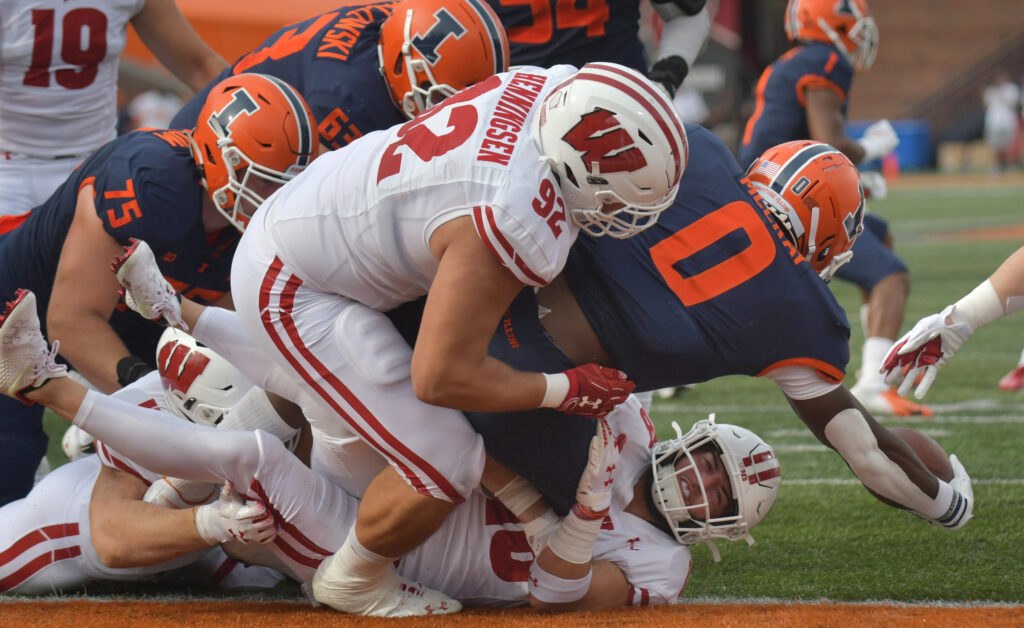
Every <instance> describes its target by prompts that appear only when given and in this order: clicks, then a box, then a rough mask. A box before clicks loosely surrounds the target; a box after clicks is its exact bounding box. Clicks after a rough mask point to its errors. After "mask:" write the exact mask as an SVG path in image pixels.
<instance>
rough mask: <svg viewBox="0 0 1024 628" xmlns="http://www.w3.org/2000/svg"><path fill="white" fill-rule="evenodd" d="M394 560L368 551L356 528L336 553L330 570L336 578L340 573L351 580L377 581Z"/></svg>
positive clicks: (353, 528)
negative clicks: (358, 536)
mask: <svg viewBox="0 0 1024 628" xmlns="http://www.w3.org/2000/svg"><path fill="white" fill-rule="evenodd" d="M394 560H395V559H394V558H388V557H387V556H381V555H380V554H378V553H376V552H373V551H370V550H368V549H366V548H365V547H364V546H363V544H362V543H360V542H359V539H357V538H356V528H355V526H352V529H351V530H349V532H348V537H347V538H346V539H345V543H344V544H343V545H342V546H341V549H339V550H338V551H337V552H335V554H334V556H333V558H332V560H331V565H330V566H329V570H330V571H331V572H333V573H332V574H326V575H328V577H330V576H332V575H334V576H336V575H337V574H338V572H341V573H343V574H344V575H345V576H347V577H349V578H358V579H360V580H376V579H377V578H378V577H379V576H380V575H381V574H382V573H384V572H385V571H387V570H388V568H389V567H390V566H391V563H392V561H394Z"/></svg>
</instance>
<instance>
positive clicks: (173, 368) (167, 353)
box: [157, 342, 210, 394]
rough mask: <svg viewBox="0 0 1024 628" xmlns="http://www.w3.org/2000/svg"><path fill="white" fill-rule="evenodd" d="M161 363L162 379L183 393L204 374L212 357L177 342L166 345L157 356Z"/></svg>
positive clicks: (166, 384)
mask: <svg viewBox="0 0 1024 628" xmlns="http://www.w3.org/2000/svg"><path fill="white" fill-rule="evenodd" d="M157 360H158V361H159V363H160V366H161V368H160V379H161V380H163V383H164V386H169V387H170V388H171V389H173V390H177V391H178V392H180V393H182V394H186V393H187V392H188V389H189V388H191V387H192V384H194V383H195V381H196V379H197V378H198V377H199V376H200V375H202V374H203V371H205V370H206V367H207V365H209V364H210V358H208V357H206V356H205V355H203V354H202V353H199V352H198V351H194V352H193V351H192V349H191V348H190V347H188V346H186V345H183V344H178V343H177V342H174V343H171V344H167V345H164V346H163V347H161V348H160V355H159V356H157Z"/></svg>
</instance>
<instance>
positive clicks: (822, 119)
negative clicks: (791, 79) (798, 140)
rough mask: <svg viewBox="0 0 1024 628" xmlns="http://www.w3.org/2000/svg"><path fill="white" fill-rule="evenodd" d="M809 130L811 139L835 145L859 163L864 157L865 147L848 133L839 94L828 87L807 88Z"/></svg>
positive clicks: (805, 95)
mask: <svg viewBox="0 0 1024 628" xmlns="http://www.w3.org/2000/svg"><path fill="white" fill-rule="evenodd" d="M804 99H805V103H806V105H805V107H804V109H805V110H806V112H807V130H808V131H809V132H810V135H811V137H810V138H809V139H812V140H815V141H818V142H824V143H826V144H831V145H832V146H835V147H836V148H838V149H839V150H840V151H842V152H843V154H845V155H846V156H847V157H849V158H850V161H852V162H853V163H855V164H859V163H860V162H861V160H862V159H863V158H864V148H863V147H861V145H860V144H858V143H857V142H856V141H855V140H854V139H853V138H851V137H850V136H848V135H847V134H846V117H845V116H844V115H843V110H842V100H840V98H839V94H837V93H835V92H834V91H832V90H830V89H826V88H816V89H810V88H809V89H805V90H804Z"/></svg>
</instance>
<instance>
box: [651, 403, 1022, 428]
mask: <svg viewBox="0 0 1024 628" xmlns="http://www.w3.org/2000/svg"><path fill="white" fill-rule="evenodd" d="M928 406H929V407H930V408H931V409H932V410H934V411H935V416H932V417H908V416H888V415H884V414H880V415H878V416H877V417H876V418H878V419H880V420H882V421H884V422H890V421H892V422H899V423H964V422H978V423H993V422H1003V423H1024V403H1007V402H1005V401H997V400H995V399H971V400H969V401H960V402H956V403H934V404H932V403H929V404H928ZM787 411H790V412H791V411H792V410H791V409H790V407H789V406H788V405H784V404H767V405H756V406H754V405H729V404H718V405H694V404H686V403H683V402H676V401H671V402H665V401H660V402H657V403H655V405H654V409H653V411H652V412H651V414H652V415H655V417H656V416H657V415H658V414H660V413H662V412H678V413H681V414H683V415H685V416H693V417H695V418H703V417H705V416H707V414H708V413H709V412H714V413H716V414H717V415H718V416H719V418H720V419H722V420H725V419H724V418H723V417H728V416H731V415H734V414H742V415H751V414H753V415H758V414H764V413H765V412H787ZM969 411H981V412H984V413H985V414H983V415H981V416H978V415H974V414H970V415H968V414H964V412H969ZM992 412H999V413H1000V414H996V415H992V414H988V413H992Z"/></svg>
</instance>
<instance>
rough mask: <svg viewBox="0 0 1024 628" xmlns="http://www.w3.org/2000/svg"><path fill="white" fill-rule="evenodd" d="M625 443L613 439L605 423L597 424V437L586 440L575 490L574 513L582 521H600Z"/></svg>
mask: <svg viewBox="0 0 1024 628" xmlns="http://www.w3.org/2000/svg"><path fill="white" fill-rule="evenodd" d="M625 443H626V436H625V435H624V434H620V435H616V434H615V432H614V431H613V430H612V427H611V425H609V423H608V421H607V420H605V419H601V420H600V421H598V423H597V434H595V435H594V437H593V438H592V439H590V456H589V458H588V459H587V467H586V469H584V470H583V474H582V475H581V476H580V483H579V485H578V486H577V488H576V507H575V508H574V510H575V511H576V512H577V514H578V515H579V516H580V517H582V518H584V519H597V518H598V517H604V513H605V512H606V511H607V510H608V507H609V506H611V504H612V487H613V486H614V484H615V470H616V469H617V468H618V466H619V454H620V453H621V452H622V446H623V445H624V444H625Z"/></svg>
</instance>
